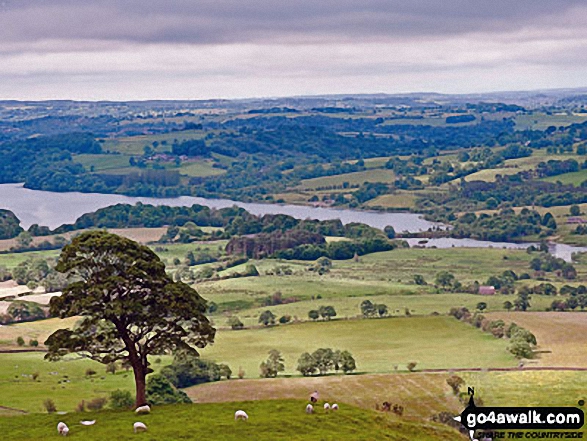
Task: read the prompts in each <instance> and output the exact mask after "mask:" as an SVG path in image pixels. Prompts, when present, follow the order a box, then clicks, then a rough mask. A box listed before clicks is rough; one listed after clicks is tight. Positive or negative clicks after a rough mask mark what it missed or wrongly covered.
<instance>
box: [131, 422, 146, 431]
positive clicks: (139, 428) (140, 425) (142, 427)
mask: <svg viewBox="0 0 587 441" xmlns="http://www.w3.org/2000/svg"><path fill="white" fill-rule="evenodd" d="M132 427H133V429H134V431H135V433H137V432H145V431H146V430H147V426H146V425H145V424H144V423H141V422H140V421H137V422H136V423H134V424H133V425H132Z"/></svg>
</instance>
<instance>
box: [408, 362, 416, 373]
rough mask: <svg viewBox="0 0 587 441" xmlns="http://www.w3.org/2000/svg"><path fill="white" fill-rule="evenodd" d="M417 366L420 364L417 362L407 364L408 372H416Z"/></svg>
mask: <svg viewBox="0 0 587 441" xmlns="http://www.w3.org/2000/svg"><path fill="white" fill-rule="evenodd" d="M417 364H418V362H416V361H410V362H409V363H408V364H407V368H408V370H409V371H410V372H414V371H415V370H416V365H417Z"/></svg>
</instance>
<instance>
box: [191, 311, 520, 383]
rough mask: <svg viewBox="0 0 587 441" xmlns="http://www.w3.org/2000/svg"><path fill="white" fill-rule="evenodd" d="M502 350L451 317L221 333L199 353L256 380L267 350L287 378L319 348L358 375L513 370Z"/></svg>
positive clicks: (503, 344)
mask: <svg viewBox="0 0 587 441" xmlns="http://www.w3.org/2000/svg"><path fill="white" fill-rule="evenodd" d="M506 346H507V342H506V341H505V340H496V339H495V338H493V337H492V336H490V335H489V334H486V333H483V332H481V331H479V330H477V329H475V328H473V327H471V326H470V325H467V324H464V323H461V322H458V321H457V320H455V319H454V318H451V317H410V318H390V319H371V320H335V321H331V322H329V323H328V322H327V323H324V322H322V323H302V324H291V325H286V326H277V327H270V328H266V329H248V330H243V331H221V332H219V333H218V334H217V336H216V342H215V343H214V345H212V346H210V347H207V348H204V349H203V350H202V351H201V353H202V356H203V357H205V358H209V359H213V360H216V361H217V362H222V363H227V364H228V365H229V366H231V367H233V369H238V367H239V366H240V367H242V368H243V369H244V370H245V372H246V376H247V377H248V378H255V377H257V376H258V375H259V363H261V362H262V361H264V360H265V359H266V358H267V352H268V351H269V350H270V349H277V350H279V351H281V352H282V354H283V357H284V359H285V372H286V373H287V374H296V372H297V371H296V366H297V360H298V358H299V356H300V355H301V354H302V353H303V352H313V351H314V350H316V349H318V348H320V347H330V348H333V349H341V350H344V349H346V350H349V351H350V352H351V353H352V354H353V356H354V357H355V359H356V361H357V370H358V371H359V372H370V373H373V372H392V371H394V366H398V369H401V370H404V371H405V370H406V364H407V363H409V362H411V361H415V362H417V363H418V367H419V368H422V369H428V368H457V367H498V366H514V365H515V364H516V362H515V360H514V358H513V357H512V356H511V355H510V354H509V353H508V352H507V351H506ZM480 348H483V350H482V351H480Z"/></svg>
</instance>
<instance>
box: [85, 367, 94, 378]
mask: <svg viewBox="0 0 587 441" xmlns="http://www.w3.org/2000/svg"><path fill="white" fill-rule="evenodd" d="M96 374H97V372H96V371H95V370H94V369H92V368H87V369H86V377H91V376H93V375H96Z"/></svg>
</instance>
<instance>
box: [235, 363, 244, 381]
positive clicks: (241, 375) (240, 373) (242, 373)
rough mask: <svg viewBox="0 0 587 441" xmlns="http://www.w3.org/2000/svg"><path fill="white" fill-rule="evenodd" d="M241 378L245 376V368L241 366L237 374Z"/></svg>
mask: <svg viewBox="0 0 587 441" xmlns="http://www.w3.org/2000/svg"><path fill="white" fill-rule="evenodd" d="M237 376H238V378H239V380H242V379H243V378H245V370H244V369H243V368H242V367H240V366H239V368H238V374H237Z"/></svg>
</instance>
